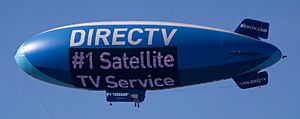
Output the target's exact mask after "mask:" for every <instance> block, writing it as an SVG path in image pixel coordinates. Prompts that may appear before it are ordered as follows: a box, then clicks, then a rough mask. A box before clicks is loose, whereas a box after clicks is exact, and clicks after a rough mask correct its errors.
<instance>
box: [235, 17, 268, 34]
mask: <svg viewBox="0 0 300 119" xmlns="http://www.w3.org/2000/svg"><path fill="white" fill-rule="evenodd" d="M234 32H236V33H239V34H242V35H246V36H249V37H252V38H256V39H259V38H264V39H267V38H268V35H269V23H267V22H262V21H257V20H253V19H244V20H243V21H242V22H241V24H240V25H239V26H238V27H237V28H236V29H235V31H234Z"/></svg>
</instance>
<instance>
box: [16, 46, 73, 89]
mask: <svg viewBox="0 0 300 119" xmlns="http://www.w3.org/2000/svg"><path fill="white" fill-rule="evenodd" d="M41 47H43V44H41V43H40V42H29V43H23V44H22V45H21V46H20V47H19V49H18V51H17V53H16V54H15V57H14V58H15V61H16V63H17V64H18V66H19V67H20V68H21V69H22V70H23V71H24V72H26V73H27V74H28V75H30V76H32V77H34V78H36V79H39V80H42V81H45V82H48V83H53V84H56V85H61V86H66V87H73V86H72V85H70V84H68V83H65V82H62V81H59V80H56V79H54V78H53V77H51V76H49V75H48V74H47V72H44V71H41V70H40V68H38V66H37V62H36V61H35V60H32V59H33V58H32V57H39V56H40V53H39V52H40V49H41ZM36 52H37V53H36ZM42 54H45V53H42Z"/></svg>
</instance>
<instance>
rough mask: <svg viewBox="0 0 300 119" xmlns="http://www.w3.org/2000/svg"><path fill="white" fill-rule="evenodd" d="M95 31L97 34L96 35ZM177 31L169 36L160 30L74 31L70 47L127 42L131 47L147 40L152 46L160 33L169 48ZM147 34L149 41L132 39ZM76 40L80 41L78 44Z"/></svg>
mask: <svg viewBox="0 0 300 119" xmlns="http://www.w3.org/2000/svg"><path fill="white" fill-rule="evenodd" d="M94 31H95V32H96V33H95V34H94ZM176 31H177V29H172V31H171V32H170V33H169V34H168V33H167V30H166V29H159V28H145V29H141V28H132V29H128V28H114V29H113V31H111V30H110V29H89V30H87V32H86V31H85V30H72V33H71V38H70V46H71V47H72V46H81V45H84V44H86V46H91V45H95V46H97V45H99V43H100V42H101V43H103V44H104V45H126V42H125V40H127V42H128V44H130V45H139V44H140V43H141V42H142V41H143V40H147V44H148V45H152V40H153V35H155V34H156V33H160V34H161V35H162V37H163V42H164V44H165V45H166V46H167V45H169V43H170V42H171V40H172V38H173V36H174V35H175V33H176ZM145 32H147V33H148V38H147V39H142V38H137V39H133V38H132V36H133V35H134V34H137V35H138V34H143V33H145ZM86 35H87V38H86ZM110 35H112V37H111V39H109V36H110ZM76 36H78V37H76ZM76 39H79V40H78V41H77V42H76Z"/></svg>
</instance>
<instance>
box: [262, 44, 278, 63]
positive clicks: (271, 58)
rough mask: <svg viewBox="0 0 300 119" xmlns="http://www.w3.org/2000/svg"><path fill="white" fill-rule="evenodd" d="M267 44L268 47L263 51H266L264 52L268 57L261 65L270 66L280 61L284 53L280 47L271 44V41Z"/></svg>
mask: <svg viewBox="0 0 300 119" xmlns="http://www.w3.org/2000/svg"><path fill="white" fill-rule="evenodd" d="M265 44H266V45H267V47H266V49H265V50H264V51H263V52H265V53H264V54H265V55H266V56H267V57H268V58H267V60H266V61H264V62H263V63H262V64H260V65H261V66H262V67H269V66H271V65H273V64H275V63H276V62H278V61H279V60H280V59H281V57H282V53H281V51H280V49H278V48H277V47H275V46H274V45H272V44H269V43H265Z"/></svg>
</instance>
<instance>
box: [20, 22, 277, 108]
mask: <svg viewBox="0 0 300 119" xmlns="http://www.w3.org/2000/svg"><path fill="white" fill-rule="evenodd" d="M268 30H269V24H268V23H265V22H261V21H255V20H251V19H246V20H244V21H243V22H242V23H241V24H240V25H239V26H238V28H237V29H236V30H235V32H229V31H225V30H220V29H214V28H209V27H202V26H196V25H190V24H179V23H169V22H144V21H131V22H96V23H85V24H76V25H70V26H64V27H60V28H55V29H52V30H49V31H46V32H43V33H40V34H38V35H36V36H34V37H33V38H31V39H30V40H28V41H26V42H25V43H24V44H23V45H22V46H21V47H20V48H19V50H18V52H17V54H16V55H15V59H16V61H17V63H18V65H19V66H20V67H21V68H22V69H23V70H24V71H25V72H26V73H28V74H29V75H31V76H33V77H35V78H37V79H40V80H42V81H46V82H49V83H53V84H57V85H61V86H66V87H72V88H81V89H87V90H105V91H106V92H107V101H108V102H135V105H137V106H139V103H140V102H142V101H144V99H145V93H146V90H161V89H169V88H176V87H183V86H188V85H194V84H201V83H207V82H213V81H218V80H223V79H228V78H233V79H234V81H235V82H236V83H237V85H238V86H239V87H240V88H243V89H245V88H251V87H256V86H261V85H266V84H267V82H268V74H267V72H260V71H261V70H262V69H264V68H266V67H269V66H271V65H272V64H274V63H276V62H277V61H278V60H279V59H280V58H281V52H280V50H279V49H278V48H276V47H275V46H273V45H271V44H269V43H266V42H264V41H261V40H259V38H267V37H268Z"/></svg>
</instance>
